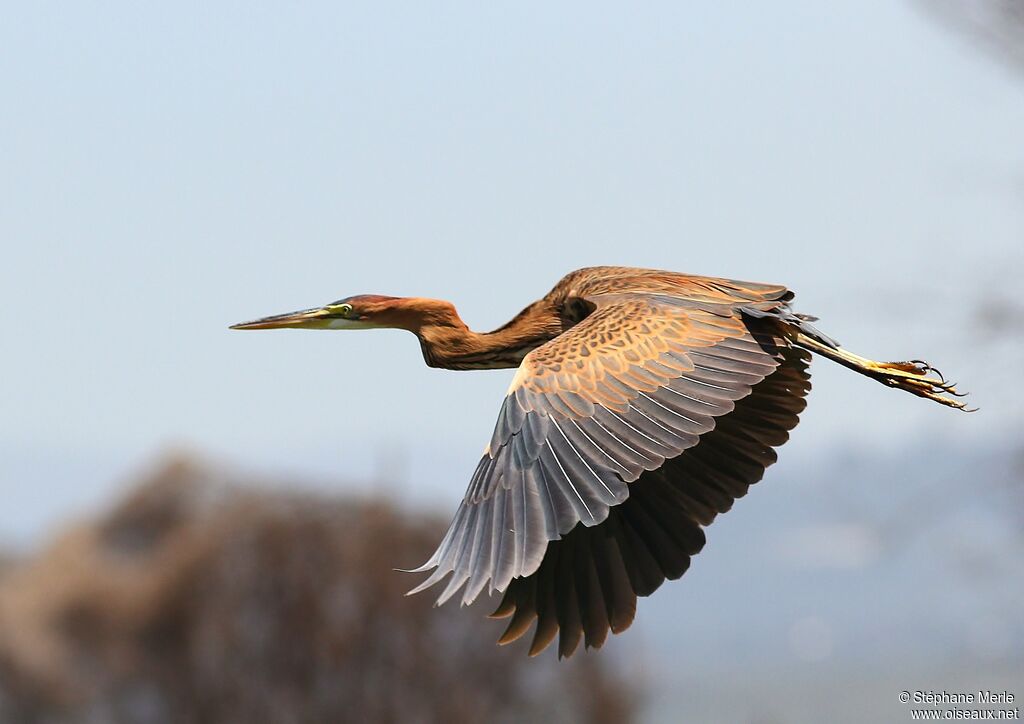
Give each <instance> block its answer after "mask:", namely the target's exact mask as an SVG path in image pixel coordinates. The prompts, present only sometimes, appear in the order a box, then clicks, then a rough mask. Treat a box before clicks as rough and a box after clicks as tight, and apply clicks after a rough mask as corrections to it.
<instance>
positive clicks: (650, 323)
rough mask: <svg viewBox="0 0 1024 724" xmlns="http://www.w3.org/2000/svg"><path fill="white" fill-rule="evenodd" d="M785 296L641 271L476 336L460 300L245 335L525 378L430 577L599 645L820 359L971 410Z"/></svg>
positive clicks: (759, 470) (292, 319) (616, 272)
mask: <svg viewBox="0 0 1024 724" xmlns="http://www.w3.org/2000/svg"><path fill="white" fill-rule="evenodd" d="M792 298H793V294H792V292H790V291H789V290H787V289H786V288H785V287H783V286H780V285H773V284H756V283H748V282H737V281H732V280H727V279H718V278H712V277H700V276H691V275H686V274H679V273H675V272H665V271H657V270H650V269H635V268H630V267H591V268H586V269H580V270H578V271H574V272H572V273H570V274H568V275H567V276H565V277H564V278H563V279H562V280H561V281H560V282H559V283H558V284H557V285H555V287H554V288H553V289H552V290H551V292H549V293H548V294H547V295H545V296H544V297H543V298H542V299H540V300H538V301H537V302H534V303H533V304H531V305H529V306H528V307H526V308H525V309H524V310H523V311H522V312H520V313H519V314H518V315H517V316H516V317H515V318H513V319H512V320H511V321H510V322H509V323H508V324H506V325H504V326H503V327H501V328H499V329H497V330H495V331H493V332H489V333H476V332H472V331H471V330H469V329H468V327H467V326H466V325H465V324H464V323H463V322H462V320H461V319H460V318H459V316H458V314H457V313H456V311H455V308H454V307H453V306H452V305H451V304H450V303H448V302H443V301H440V300H431V299H422V298H395V297H380V296H371V295H364V296H358V297H349V298H347V299H343V300H340V301H339V302H336V303H334V304H332V305H328V306H326V307H323V308H319V309H314V310H307V311H305V312H299V313H294V314H290V315H280V316H277V317H269V318H266V319H262V320H257V321H256V322H250V323H246V324H242V325H237V327H238V328H249V329H265V328H271V327H283V326H285V327H286V326H293V327H318V328H362V327H392V328H402V329H407V330H409V331H411V332H413V333H414V334H416V336H417V337H418V338H419V341H420V346H421V348H422V351H423V357H424V359H425V361H426V362H427V364H428V365H430V366H432V367H442V368H447V369H459V370H461V369H494V368H503V367H518V371H517V372H516V375H515V377H514V379H513V381H512V384H511V386H510V388H509V390H508V393H507V395H506V397H505V400H504V402H503V404H502V408H501V412H500V413H499V416H498V422H497V425H496V427H495V429H494V432H493V434H492V436H491V439H490V442H489V443H488V445H487V448H486V450H485V452H484V454H483V456H482V458H481V460H480V462H479V464H478V466H477V469H476V472H475V473H474V475H473V477H472V480H471V482H470V485H469V489H468V491H467V492H466V495H465V497H464V499H463V502H462V505H461V506H460V508H459V510H458V512H457V513H456V516H455V519H454V520H453V522H452V524H451V526H450V528H449V530H448V532H447V534H446V535H445V537H444V539H443V541H442V542H441V544H440V546H439V547H438V549H437V551H436V552H435V554H434V555H433V556H432V557H431V559H430V560H429V561H428V562H427V563H426V564H425V565H424V566H422V567H421V568H420V569H418V570H420V571H428V570H432V573H431V575H430V576H429V577H428V578H427V579H426V580H425V581H424V582H423V583H422V584H421V585H420V586H418V587H417V588H416V589H414V592H415V591H419V590H423V589H425V588H427V587H430V586H432V585H435V584H437V583H440V582H441V581H442V580H444V579H445V578H446V577H447V578H448V579H449V580H448V583H447V586H446V587H445V589H444V591H443V592H442V593H441V596H440V598H439V602H444V601H445V600H447V599H449V598H450V597H452V596H454V595H455V594H457V593H458V592H459V591H460V590H461V591H462V601H463V602H464V603H469V602H471V601H473V600H474V599H476V597H477V596H478V595H479V594H480V593H481V592H483V591H484V590H487V591H489V592H492V593H493V592H500V593H502V594H503V598H502V601H501V604H500V605H499V607H498V610H497V611H495V614H494V615H495V616H497V617H510V618H511V620H510V622H509V625H508V628H507V630H506V632H505V634H504V635H503V636H502V638H501V642H502V643H505V642H507V641H512V640H515V639H517V638H519V637H520V636H522V635H523V634H525V633H526V631H527V630H528V629H529V627H530V626H531V625H532V624H533V623H534V621H536V628H535V633H534V637H533V643H532V645H531V649H530V651H531V653H537V652H539V651H540V650H542V649H543V648H545V647H546V646H547V645H548V644H549V643H550V642H551V641H552V640H554V638H555V636H556V635H557V636H559V654H560V655H562V656H567V655H569V654H571V653H572V652H573V651H574V650H575V649H576V648H577V646H578V644H579V642H580V641H581V639H582V640H584V641H585V643H586V644H587V645H588V646H600V645H601V644H602V643H603V642H604V640H605V638H606V637H607V634H608V631H609V630H611V631H613V632H616V633H617V632H619V631H622V630H624V629H625V628H626V627H628V626H629V624H630V623H631V622H632V620H633V616H634V613H635V610H636V598H637V596H645V595H649V594H650V593H652V592H653V591H654V590H655V589H656V588H658V587H659V586H660V585H661V583H662V582H664V580H665V579H675V578H678V577H679V576H681V575H682V574H683V573H684V572H685V571H686V569H687V568H688V567H689V563H690V557H691V556H692V555H694V554H696V553H697V552H699V551H700V549H701V547H702V546H703V545H704V532H703V527H704V526H707V525H708V524H710V523H711V521H712V520H713V519H714V518H715V516H716V515H718V514H719V513H722V512H725V511H727V510H728V509H729V508H730V507H731V506H732V503H733V501H734V500H735V499H736V498H739V497H741V496H743V495H744V494H745V493H746V491H747V489H748V488H749V486H750V485H751V484H753V483H755V482H757V481H758V480H760V479H761V477H762V475H763V473H764V470H765V468H766V467H768V466H769V465H771V464H772V463H773V462H774V461H775V457H776V456H775V451H774V448H776V447H778V446H779V445H781V444H782V443H784V442H785V441H786V439H787V438H788V435H789V431H790V430H791V429H792V428H793V427H794V426H795V425H796V424H797V421H798V417H797V416H798V414H799V413H800V411H801V410H802V409H803V408H804V406H805V400H804V398H805V396H806V394H807V392H808V390H809V389H810V381H809V373H808V363H809V361H810V354H809V352H815V353H817V354H820V355H823V356H825V357H828V358H831V359H833V360H834V361H836V362H839V363H840V364H843V365H845V366H847V367H850V368H851V369H854V370H856V371H858V372H860V373H862V374H865V375H867V376H870V377H873V378H875V379H877V380H878V381H880V382H883V383H884V384H886V385H889V386H892V387H899V388H901V389H904V390H907V391H909V392H912V393H914V394H916V395H918V396H921V397H925V398H928V399H932V400H935V401H937V402H940V403H942V404H945V405H948V406H951V407H957V408H962V407H963V405H962V404H961V403H959V402H957V401H956V400H955V399H952V398H951V397H950V395H955V394H956V392H955V390H954V388H953V386H952V385H950V384H948V383H946V382H945V380H943V379H942V378H941V376H940V377H938V378H935V377H928V374H929V373H930V372H933V371H934V370H932V368H931V367H930V366H928V365H927V364H925V363H923V362H919V361H912V362H889V363H881V362H873V361H871V360H867V359H864V358H861V357H857V356H856V355H852V354H850V353H849V352H846V351H845V350H843V349H841V348H840V347H839V345H838V344H837V343H836V342H834V341H833V340H831V339H830V338H828V337H826V336H825V335H823V334H821V333H820V332H818V331H817V330H816V329H814V328H813V327H812V326H810V324H809V321H810V320H811V318H809V317H806V316H803V315H798V314H795V313H793V312H792V310H791V309H790V307H789V302H790V301H791V299H792Z"/></svg>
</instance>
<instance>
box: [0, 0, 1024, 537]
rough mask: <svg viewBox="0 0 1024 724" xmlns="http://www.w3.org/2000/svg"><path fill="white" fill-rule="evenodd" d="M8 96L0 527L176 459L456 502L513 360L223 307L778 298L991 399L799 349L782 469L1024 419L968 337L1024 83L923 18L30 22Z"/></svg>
mask: <svg viewBox="0 0 1024 724" xmlns="http://www.w3.org/2000/svg"><path fill="white" fill-rule="evenodd" d="M0 107H2V108H3V111H2V112H0V139H2V140H0V169H2V172H0V240H2V244H3V265H2V266H0V289H2V291H3V303H2V305H0V325H2V329H3V338H4V345H3V355H2V357H0V380H2V381H0V409H2V410H3V414H2V415H0V494H2V495H3V496H4V499H5V504H4V505H3V506H0V542H3V541H23V540H27V539H30V538H33V537H35V536H36V535H38V532H39V531H41V530H42V529H43V527H44V526H45V525H47V524H49V523H52V522H54V521H56V520H58V519H60V518H62V517H63V516H65V515H67V514H68V513H72V512H77V511H79V510H81V509H82V508H83V506H86V507H88V506H95V505H98V504H100V503H101V502H102V501H104V500H106V499H107V496H108V495H109V493H110V491H111V490H112V488H116V487H117V486H118V485H120V484H121V483H122V482H123V480H124V476H125V475H127V474H129V473H130V472H132V471H134V470H137V469H138V466H140V465H142V464H143V463H144V462H145V461H146V460H148V459H149V458H150V457H151V456H152V455H154V454H155V453H156V452H158V451H160V450H163V449H166V448H167V447H168V446H182V445H183V446H188V447H191V448H195V449H198V450H201V451H204V452H206V453H208V454H210V455H213V456H216V457H218V458H221V459H224V460H226V461H229V462H234V463H241V464H243V465H245V466H246V467H249V468H251V469H255V470H264V469H268V468H272V469H275V470H278V471H286V472H289V473H292V474H294V475H295V476H296V477H302V476H306V477H316V478H321V479H325V480H326V479H331V478H335V479H344V478H360V477H366V476H367V475H369V474H371V473H372V472H373V471H375V470H379V469H381V468H383V469H384V470H385V471H387V472H395V473H397V474H398V475H399V476H400V477H404V478H405V479H406V481H407V485H408V487H409V488H411V489H412V490H413V492H414V493H416V494H420V495H427V494H433V495H437V496H439V497H438V504H439V505H440V506H441V507H443V508H445V509H447V508H451V509H452V510H454V505H455V503H456V502H457V500H458V499H459V498H460V497H461V495H462V492H463V489H464V486H465V483H466V481H467V480H468V475H469V473H470V472H471V470H472V467H473V466H474V465H475V462H476V459H477V456H478V454H479V452H480V450H481V449H482V447H483V445H484V443H485V442H486V440H487V438H488V437H489V434H490V430H491V427H492V425H493V421H494V417H495V415H496V412H497V406H498V403H499V401H500V398H501V395H502V393H503V391H504V389H505V387H506V386H507V384H508V379H509V377H510V375H511V373H510V372H508V373H502V372H497V373H451V372H442V371H437V370H430V369H427V368H426V367H425V366H424V365H423V363H422V361H421V359H420V356H419V350H418V347H417V345H416V344H415V342H414V340H413V339H412V338H411V337H408V336H407V335H403V334H402V333H399V332H374V333H361V334H344V333H327V332H322V333H313V332H308V333H301V332H280V333H239V332H229V331H228V330H227V325H228V324H230V323H233V322H236V321H240V320H242V319H248V318H251V317H253V316H257V315H262V314H269V313H274V312H282V311H287V310H290V309H295V308H300V307H306V306H310V305H314V304H318V303H321V302H326V301H329V300H332V299H336V298H338V297H341V296H345V295H348V294H355V293H367V292H375V293H386V294H396V295H417V296H437V297H444V298H448V299H451V300H452V301H454V302H455V303H456V304H457V305H458V307H459V308H460V310H461V312H462V314H463V316H464V318H465V319H466V320H467V322H468V323H469V324H470V325H471V326H474V327H476V328H488V327H493V326H497V325H499V324H501V323H503V322H504V321H506V320H507V319H508V318H509V317H510V316H511V315H513V314H514V313H515V312H516V311H518V310H519V309H520V308H521V307H522V306H523V305H525V304H526V303H527V302H529V301H531V300H532V299H534V298H536V297H537V296H539V295H541V294H543V293H544V292H545V291H547V289H548V288H549V287H550V286H551V285H552V284H553V283H554V282H555V281H556V280H557V279H558V278H559V277H560V276H561V275H562V274H563V273H565V272H566V271H569V270H571V269H573V268H576V267H579V266H583V265H589V264H597V263H613V264H632V265H642V266H655V267H663V268H667V269H676V270H681V271H689V272H696V273H707V274H714V275H720V276H731V277H734V278H739V279H749V280H763V281H772V282H783V283H786V284H788V285H790V286H791V288H793V289H795V290H796V291H797V292H798V295H799V296H798V308H799V309H800V310H801V311H805V312H811V313H814V314H817V315H819V316H821V317H822V322H821V325H820V326H821V327H822V329H824V330H826V331H827V332H828V333H830V334H832V335H834V336H836V337H838V338H839V339H840V340H841V341H843V342H844V343H846V344H847V345H848V346H849V347H851V348H852V349H853V350H855V351H858V352H861V353H863V354H868V355H874V356H878V357H883V358H885V357H890V358H904V357H908V356H921V357H926V358H928V359H930V360H932V361H934V362H935V363H936V364H939V365H940V366H941V367H942V368H943V369H944V370H945V371H946V372H948V373H949V374H951V375H952V376H954V377H955V378H956V379H958V380H960V381H961V382H962V383H963V385H964V386H965V387H966V388H968V389H970V390H972V391H974V392H975V402H976V404H978V405H980V406H982V407H983V408H984V409H983V412H982V413H980V414H978V415H974V416H964V415H956V414H953V413H952V412H950V411H948V410H945V409H940V408H939V407H938V406H933V405H928V404H926V403H924V402H922V401H919V400H915V399H913V398H911V397H909V396H907V395H902V394H900V393H897V392H895V391H892V390H887V389H885V388H883V387H882V386H880V385H877V384H873V383H871V382H869V381H867V380H864V379H862V378H859V377H857V376H855V375H852V374H850V373H849V372H848V371H846V370H842V369H838V368H835V367H833V366H830V365H828V364H827V363H819V364H817V365H816V366H815V370H814V372H815V390H814V392H813V394H812V397H811V406H810V409H809V410H808V412H807V414H806V415H805V418H804V420H805V421H804V423H803V425H801V427H800V428H799V429H798V431H797V433H796V435H795V436H794V438H793V441H792V442H791V443H790V445H789V446H788V447H787V449H786V451H785V452H784V455H792V456H794V457H795V458H797V459H799V458H800V457H801V456H806V455H808V454H810V453H811V452H813V451H815V450H818V449H821V448H822V447H824V446H829V445H832V444H836V443H842V442H845V441H847V440H850V441H852V442H853V443H855V444H868V445H877V446H884V447H887V448H890V449H892V448H896V447H898V446H900V445H901V444H903V441H904V440H908V441H909V440H910V439H911V438H913V439H917V438H918V436H921V435H927V434H931V435H938V436H942V437H946V438H948V439H950V440H954V439H965V440H972V439H975V440H978V439H981V438H983V437H986V436H990V435H998V434H1004V433H1001V432H1000V431H1002V430H1005V429H1006V428H1007V426H1008V425H1010V424H1011V423H1019V422H1020V421H1021V415H1020V413H1019V406H1020V403H1021V398H1020V397H1019V396H1016V397H1008V396H1007V395H1006V393H1005V392H1004V389H1005V387H1006V383H1007V382H1008V381H1009V379H1010V375H1011V374H1012V371H1013V369H1014V368H1016V369H1019V366H1020V357H1019V352H1015V351H1013V350H1010V349H1003V348H1000V347H997V348H995V349H992V348H987V349H985V350H983V351H978V350H977V348H976V347H977V341H978V337H977V335H975V333H974V331H973V330H972V328H971V322H972V313H973V309H974V307H975V306H976V305H977V304H978V303H979V302H980V300H981V299H982V298H983V297H984V296H985V294H986V292H987V290H989V289H991V288H998V287H1000V286H1002V287H1006V288H1012V285H1014V284H1018V283H1019V280H1020V279H1021V278H1022V277H1021V275H1022V274H1024V262H1022V259H1024V251H1022V247H1024V203H1022V202H1024V175H1022V168H1024V144H1021V142H1020V139H1021V131H1020V129H1021V128H1024V95H1022V93H1021V85H1020V83H1019V81H1018V80H1017V79H1014V78H1013V77H1011V76H1010V75H1009V74H1007V73H1006V72H1005V71H1003V70H1002V69H1001V68H999V67H998V66H996V65H995V64H993V63H990V62H988V61H987V60H986V59H985V58H983V57H980V56H978V55H977V54H976V53H975V51H974V50H973V49H972V48H970V47H968V46H966V45H964V44H962V43H961V42H960V41H959V40H958V39H957V38H955V37H952V36H950V35H948V34H947V31H946V30H945V29H943V28H942V27H940V26H936V25H933V24H932V23H930V22H929V21H928V19H927V18H924V17H922V16H921V15H919V14H918V13H917V12H916V11H915V9H914V7H913V6H912V5H909V4H903V3H897V2H882V1H876V2H858V3H820V2H810V1H807V2H787V3H775V4H771V5H770V6H769V5H766V4H751V3H730V2H725V3H714V4H706V3H705V4H698V3H649V4H644V6H643V7H633V6H623V5H619V4H607V3H592V2H591V3H560V4H558V5H557V6H552V5H551V4H548V3H544V4H540V3H536V4H530V3H527V4H524V3H516V4H493V3H491V4H484V5H481V4H479V3H430V4H412V3H409V4H398V3H367V4H365V5H360V6H357V5H351V4H345V5H344V6H341V5H340V4H336V3H310V4H307V5H305V6H303V7H302V8H297V7H294V6H289V7H285V6H283V5H282V6H276V7H275V6H270V5H261V6H258V7H254V6H253V5H252V4H250V3H230V4H229V3H219V4H206V3H202V4H200V3H194V4H182V3H176V4H173V5H168V6H165V7H158V6H156V5H152V4H140V3H99V4H89V5H87V4H64V5H61V4H40V3H22V4H15V5H10V6H9V7H8V8H6V9H5V18H4V22H3V23H2V24H0ZM1011 353H1013V354H1017V357H1016V359H1015V360H1014V359H1013V358H1009V360H1008V358H1007V357H1006V356H1005V355H1006V354H1011Z"/></svg>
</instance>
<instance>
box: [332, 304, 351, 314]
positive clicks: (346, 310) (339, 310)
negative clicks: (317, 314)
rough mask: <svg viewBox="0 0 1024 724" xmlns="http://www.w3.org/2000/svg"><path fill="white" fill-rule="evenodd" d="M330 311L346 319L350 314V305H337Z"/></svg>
mask: <svg viewBox="0 0 1024 724" xmlns="http://www.w3.org/2000/svg"><path fill="white" fill-rule="evenodd" d="M331 311H333V312H334V313H335V314H338V315H340V316H342V317H347V316H349V315H350V314H352V305H351V304H339V305H338V306H336V307H334V309H333V310H331Z"/></svg>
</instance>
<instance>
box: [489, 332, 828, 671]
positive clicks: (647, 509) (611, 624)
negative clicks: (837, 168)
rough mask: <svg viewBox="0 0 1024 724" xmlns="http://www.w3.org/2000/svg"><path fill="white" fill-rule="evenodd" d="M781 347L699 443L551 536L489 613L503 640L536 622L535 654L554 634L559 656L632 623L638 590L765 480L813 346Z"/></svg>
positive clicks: (681, 567) (653, 583)
mask: <svg viewBox="0 0 1024 724" xmlns="http://www.w3.org/2000/svg"><path fill="white" fill-rule="evenodd" d="M781 354H782V355H783V361H782V364H780V365H779V367H778V369H777V370H776V371H775V372H774V373H772V374H771V375H769V376H768V377H767V378H766V379H764V380H763V381H762V382H760V383H758V384H757V385H755V386H754V388H753V391H752V392H751V393H750V394H749V395H748V396H746V397H744V398H743V399H741V400H739V401H738V402H737V403H736V406H735V409H734V410H733V411H732V412H730V413H729V414H728V415H725V416H724V417H721V418H718V419H717V420H716V424H715V428H714V429H713V430H711V431H710V432H708V433H706V434H705V435H703V436H702V437H701V440H700V444H699V445H696V446H694V447H691V448H689V449H688V450H686V451H685V452H683V454H682V455H680V456H678V457H676V458H673V459H671V460H667V461H666V462H665V464H664V465H662V466H661V467H660V468H659V469H658V470H654V471H650V472H644V473H643V474H642V475H641V476H640V478H639V480H637V481H636V482H635V483H633V484H632V485H631V486H630V495H629V498H627V499H626V500H625V501H624V502H623V503H622V505H617V506H615V507H614V508H612V509H611V510H610V511H609V516H608V519H607V520H605V522H604V523H602V524H601V525H599V526H595V527H591V528H588V527H585V526H584V525H582V524H579V525H577V526H576V527H575V528H573V529H572V530H571V531H570V532H569V533H568V534H567V535H565V536H563V537H562V538H561V539H560V540H556V541H552V542H550V543H549V544H548V546H547V550H546V551H545V553H544V556H543V560H542V562H541V565H540V567H539V568H538V569H537V571H536V572H535V573H533V574H531V575H528V576H525V577H522V578H514V579H513V580H512V581H511V584H510V585H509V587H508V589H507V590H506V591H505V595H504V597H503V598H502V601H501V604H500V605H499V606H498V609H497V610H496V611H495V612H494V613H493V614H492V616H493V617H495V618H506V617H510V618H511V621H510V622H509V624H508V628H507V629H506V630H505V633H504V634H503V635H502V637H501V639H500V640H499V642H500V643H508V642H510V641H514V640H515V639H518V638H520V637H521V636H523V635H524V634H526V632H527V630H528V629H529V628H530V626H531V625H532V624H533V622H534V621H536V622H537V626H536V630H535V632H534V636H533V641H532V643H531V646H530V653H531V654H536V653H539V652H540V651H542V650H543V649H544V648H545V647H547V645H548V644H550V643H551V642H552V641H553V640H554V638H555V636H556V635H557V636H558V639H559V641H558V654H559V656H569V655H570V654H572V652H573V651H574V650H575V649H576V647H577V646H578V645H579V643H580V640H581V639H585V641H586V645H587V646H589V647H599V646H601V645H602V644H603V643H604V641H605V639H606V638H607V635H608V631H609V630H611V631H613V632H615V633H620V632H621V631H624V630H625V629H626V628H628V627H629V625H630V624H631V623H632V622H633V616H634V614H635V612H636V599H637V596H648V595H650V594H651V593H653V592H654V591H655V590H656V589H657V588H658V587H659V586H660V585H661V584H662V583H663V582H664V581H665V580H666V579H676V578H679V577H680V576H681V575H683V573H685V572H686V570H687V569H688V568H689V565H690V557H691V556H693V555H695V554H696V553H698V552H700V550H701V548H702V547H703V546H704V531H703V530H702V529H701V526H705V525H707V524H709V523H710V522H711V521H712V520H713V519H714V517H715V516H716V515H717V514H719V513H724V512H725V511H727V510H729V508H730V507H732V504H733V501H734V500H735V499H736V498H740V497H742V496H743V495H745V494H746V492H747V489H748V488H749V487H750V485H752V484H753V483H756V482H757V481H758V480H760V479H761V477H762V475H763V474H764V470H765V468H766V467H768V466H769V465H771V464H772V463H774V462H775V459H776V455H775V451H774V450H773V448H774V447H777V446H779V445H781V444H783V443H784V442H785V441H786V440H787V439H788V437H789V430H791V429H792V428H793V427H794V426H795V425H796V424H797V422H798V420H799V418H798V415H799V413H800V412H801V411H802V410H803V408H804V406H805V404H806V403H805V400H804V397H805V395H806V394H807V391H808V390H809V389H810V379H809V375H808V372H807V363H808V360H809V358H810V355H809V354H808V353H807V352H804V351H803V350H799V349H795V348H790V349H784V350H781Z"/></svg>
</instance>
